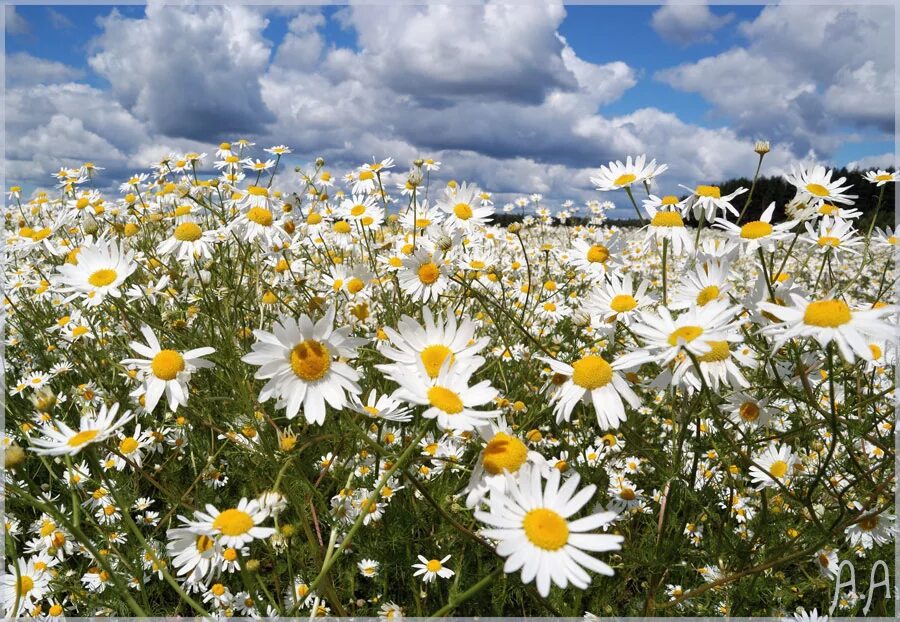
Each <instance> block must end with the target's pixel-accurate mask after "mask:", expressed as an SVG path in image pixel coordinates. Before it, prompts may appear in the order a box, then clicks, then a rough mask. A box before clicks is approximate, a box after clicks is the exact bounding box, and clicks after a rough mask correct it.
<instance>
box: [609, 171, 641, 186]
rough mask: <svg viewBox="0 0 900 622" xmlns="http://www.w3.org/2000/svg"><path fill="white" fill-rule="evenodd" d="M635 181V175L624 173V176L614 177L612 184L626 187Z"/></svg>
mask: <svg viewBox="0 0 900 622" xmlns="http://www.w3.org/2000/svg"><path fill="white" fill-rule="evenodd" d="M635 179H637V177H636V176H635V175H632V174H631V173H625V174H624V175H619V176H618V177H616V179H615V181H614V182H613V185H614V186H627V185H628V184H630V183H631V182H633V181H634V180H635Z"/></svg>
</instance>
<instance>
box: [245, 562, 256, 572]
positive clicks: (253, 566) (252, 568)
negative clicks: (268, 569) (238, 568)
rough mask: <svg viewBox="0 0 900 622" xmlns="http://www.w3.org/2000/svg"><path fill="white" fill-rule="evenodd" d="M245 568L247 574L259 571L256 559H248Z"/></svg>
mask: <svg viewBox="0 0 900 622" xmlns="http://www.w3.org/2000/svg"><path fill="white" fill-rule="evenodd" d="M246 568H247V570H248V571H249V572H257V571H258V570H259V560H258V559H248V560H247V564H246Z"/></svg>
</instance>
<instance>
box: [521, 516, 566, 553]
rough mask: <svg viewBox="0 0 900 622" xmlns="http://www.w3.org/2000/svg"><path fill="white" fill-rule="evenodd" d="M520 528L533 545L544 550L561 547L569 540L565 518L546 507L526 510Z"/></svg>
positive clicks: (554, 549)
mask: <svg viewBox="0 0 900 622" xmlns="http://www.w3.org/2000/svg"><path fill="white" fill-rule="evenodd" d="M522 528H523V529H524V530H525V536H526V537H527V538H528V539H529V540H530V541H531V543H532V544H533V545H535V546H536V547H538V548H541V549H544V550H546V551H556V550H558V549H561V548H562V547H564V546H565V545H566V543H567V542H568V541H569V525H568V523H566V519H564V518H563V517H562V516H560V515H559V514H557V513H556V512H554V511H553V510H548V509H547V508H537V509H534V510H531V511H530V512H528V513H527V514H526V515H525V518H524V519H523V520H522Z"/></svg>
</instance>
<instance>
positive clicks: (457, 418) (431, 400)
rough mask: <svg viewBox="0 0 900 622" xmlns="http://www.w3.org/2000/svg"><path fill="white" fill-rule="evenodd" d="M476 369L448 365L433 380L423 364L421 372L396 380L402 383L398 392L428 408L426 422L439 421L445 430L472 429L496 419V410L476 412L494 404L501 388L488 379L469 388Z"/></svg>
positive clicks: (401, 395)
mask: <svg viewBox="0 0 900 622" xmlns="http://www.w3.org/2000/svg"><path fill="white" fill-rule="evenodd" d="M473 372H474V369H472V368H471V367H460V366H458V365H451V364H450V363H449V361H448V362H446V363H444V365H443V367H442V368H441V370H440V372H439V373H438V375H437V377H436V378H431V377H430V376H429V375H428V373H427V372H426V370H425V365H424V364H423V363H421V362H420V363H418V366H417V373H412V374H408V375H406V376H403V377H398V378H394V381H395V382H397V383H399V384H400V388H399V389H398V390H397V392H396V393H395V396H397V397H398V398H400V399H403V400H405V401H407V402H410V403H412V404H419V405H422V406H427V407H428V408H427V409H426V410H425V412H424V413H422V416H423V417H425V418H426V419H437V424H438V426H439V427H440V428H442V429H444V430H462V431H465V430H472V429H474V428H475V426H477V425H483V424H484V423H486V422H487V420H489V419H492V418H494V417H495V416H496V415H497V413H498V411H496V410H475V408H476V407H478V406H483V405H484V404H487V403H489V402H492V401H493V399H494V398H495V397H497V389H494V388H493V387H491V383H490V381H488V380H483V381H481V382H479V383H478V384H476V385H474V386H471V387H470V386H469V380H470V379H471V377H472V373H473Z"/></svg>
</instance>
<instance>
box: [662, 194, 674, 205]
mask: <svg viewBox="0 0 900 622" xmlns="http://www.w3.org/2000/svg"><path fill="white" fill-rule="evenodd" d="M662 204H663V205H678V197H676V196H675V195H673V194H667V195H666V196H664V197H663V198H662Z"/></svg>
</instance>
